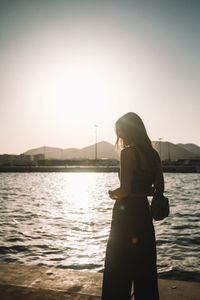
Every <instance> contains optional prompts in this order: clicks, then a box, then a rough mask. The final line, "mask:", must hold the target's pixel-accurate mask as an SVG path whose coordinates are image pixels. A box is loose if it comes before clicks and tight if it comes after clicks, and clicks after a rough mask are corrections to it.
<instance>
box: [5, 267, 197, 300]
mask: <svg viewBox="0 0 200 300" xmlns="http://www.w3.org/2000/svg"><path fill="white" fill-rule="evenodd" d="M158 286H159V293H160V299H161V300H168V299H170V300H188V299H193V300H199V299H200V283H199V282H187V281H178V280H166V279H158ZM101 287H102V273H95V272H86V271H77V270H71V269H58V268H52V267H39V266H34V265H21V264H19V265H18V264H11V263H0V293H1V299H2V300H11V299H15V300H29V299H31V300H36V299H43V300H47V299H52V300H53V299H58V300H61V299H74V300H75V299H76V300H81V299H82V300H86V299H88V300H94V299H96V300H97V299H101Z"/></svg>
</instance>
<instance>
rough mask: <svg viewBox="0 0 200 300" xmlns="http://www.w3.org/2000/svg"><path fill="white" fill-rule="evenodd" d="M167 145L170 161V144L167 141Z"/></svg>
mask: <svg viewBox="0 0 200 300" xmlns="http://www.w3.org/2000/svg"><path fill="white" fill-rule="evenodd" d="M167 145H168V160H169V161H170V160H171V158H170V144H169V142H168V143H167Z"/></svg>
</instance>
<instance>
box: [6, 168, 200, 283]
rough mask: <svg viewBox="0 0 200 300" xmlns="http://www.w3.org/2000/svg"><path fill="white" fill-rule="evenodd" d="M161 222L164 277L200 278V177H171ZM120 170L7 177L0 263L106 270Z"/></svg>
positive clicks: (159, 233)
mask: <svg viewBox="0 0 200 300" xmlns="http://www.w3.org/2000/svg"><path fill="white" fill-rule="evenodd" d="M165 181H166V196H168V197H169V199H170V208H171V211H170V216H169V217H168V218H167V219H165V220H163V221H160V222H155V231H156V239H157V253H158V259H157V264H158V273H159V277H161V278H170V279H179V280H191V281H198V280H199V279H200V272H199V269H200V262H199V258H198V257H199V245H200V237H199V227H200V212H199V190H200V174H175V173H174V174H173V173H171V174H170V173H168V174H165ZM118 183H119V182H118V175H117V174H116V173H62V174H59V173H44V174H42V173H0V218H1V223H0V260H1V261H4V262H13V263H20V264H34V265H38V266H49V267H50V266H53V267H59V268H71V269H77V270H92V271H98V272H102V270H103V265H104V255H105V250H106V243H107V239H108V234H109V230H110V222H111V216H112V207H113V202H112V200H110V199H109V197H108V194H107V191H108V190H109V189H113V188H115V187H117V186H118Z"/></svg>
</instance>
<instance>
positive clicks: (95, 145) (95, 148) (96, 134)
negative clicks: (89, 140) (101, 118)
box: [94, 124, 98, 160]
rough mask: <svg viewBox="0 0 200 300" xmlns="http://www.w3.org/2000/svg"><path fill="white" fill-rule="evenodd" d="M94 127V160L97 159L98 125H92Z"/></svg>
mask: <svg viewBox="0 0 200 300" xmlns="http://www.w3.org/2000/svg"><path fill="white" fill-rule="evenodd" d="M94 127H95V160H97V127H98V125H96V124H95V125H94Z"/></svg>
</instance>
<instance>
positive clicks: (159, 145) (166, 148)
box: [153, 141, 200, 160]
mask: <svg viewBox="0 0 200 300" xmlns="http://www.w3.org/2000/svg"><path fill="white" fill-rule="evenodd" d="M153 144H154V147H155V149H156V150H157V151H158V153H159V154H160V156H161V159H162V160H168V159H170V160H178V159H191V158H200V153H199V154H197V153H195V152H193V151H191V150H192V148H189V147H183V146H184V145H185V144H176V145H175V144H173V143H170V142H159V141H156V142H153ZM180 145H181V146H180ZM186 145H187V144H186ZM194 146H196V145H194ZM196 147H197V148H199V149H200V147H198V146H196ZM188 149H190V150H188ZM195 149H196V148H195Z"/></svg>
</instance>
